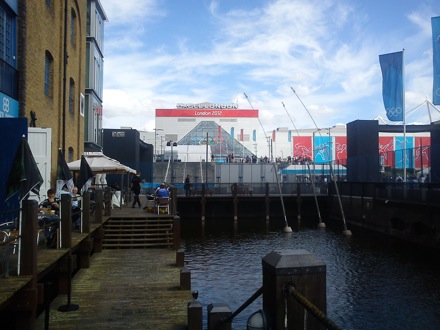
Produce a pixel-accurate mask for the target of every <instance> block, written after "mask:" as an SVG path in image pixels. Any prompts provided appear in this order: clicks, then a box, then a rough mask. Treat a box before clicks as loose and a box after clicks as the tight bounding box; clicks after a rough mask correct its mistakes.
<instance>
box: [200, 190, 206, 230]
mask: <svg viewBox="0 0 440 330" xmlns="http://www.w3.org/2000/svg"><path fill="white" fill-rule="evenodd" d="M205 192H206V190H205V184H204V183H202V198H201V200H200V206H201V210H202V223H203V222H204V221H205V219H206V195H205Z"/></svg>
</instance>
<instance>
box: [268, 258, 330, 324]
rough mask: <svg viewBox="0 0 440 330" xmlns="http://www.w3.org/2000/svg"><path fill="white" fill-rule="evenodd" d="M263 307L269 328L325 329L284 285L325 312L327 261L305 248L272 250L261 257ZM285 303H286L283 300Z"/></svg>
mask: <svg viewBox="0 0 440 330" xmlns="http://www.w3.org/2000/svg"><path fill="white" fill-rule="evenodd" d="M262 263H263V309H264V310H265V311H266V313H268V319H269V320H270V327H271V329H275V330H276V329H283V330H284V329H285V320H286V313H287V328H288V329H325V326H324V325H323V324H321V323H320V322H319V321H318V320H317V319H316V318H315V317H314V316H313V315H311V314H309V313H308V312H307V311H306V310H305V308H304V307H303V306H302V305H301V304H299V303H298V302H297V301H296V300H295V299H294V298H293V297H292V296H291V295H286V294H285V287H286V286H291V285H293V286H294V288H295V290H297V291H298V292H299V293H300V294H302V295H303V296H304V297H305V298H306V299H307V300H308V301H310V302H311V303H312V304H313V305H315V306H316V307H317V308H318V309H319V310H320V311H321V312H322V313H324V314H325V313H326V265H325V263H324V262H322V261H321V260H320V259H318V258H317V257H316V256H314V255H312V254H311V253H309V252H308V251H306V250H282V251H272V252H270V253H269V254H267V255H266V256H265V257H264V258H263V261H262ZM286 303H287V304H286Z"/></svg>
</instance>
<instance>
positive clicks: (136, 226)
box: [102, 216, 173, 249]
mask: <svg viewBox="0 0 440 330" xmlns="http://www.w3.org/2000/svg"><path fill="white" fill-rule="evenodd" d="M104 233H105V235H104V239H103V244H102V247H103V248H104V249H144V248H158V247H168V248H171V247H172V246H173V218H172V217H163V216H160V217H157V216H156V217H151V218H148V217H147V218H145V217H143V218H135V217H133V218H130V217H124V218H113V217H112V218H111V219H109V220H108V221H107V222H106V223H105V225H104Z"/></svg>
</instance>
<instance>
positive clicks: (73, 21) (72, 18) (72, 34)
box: [70, 9, 76, 45]
mask: <svg viewBox="0 0 440 330" xmlns="http://www.w3.org/2000/svg"><path fill="white" fill-rule="evenodd" d="M75 25H76V14H75V11H74V10H73V9H72V11H71V13H70V42H71V43H72V44H73V45H75Z"/></svg>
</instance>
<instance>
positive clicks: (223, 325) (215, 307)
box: [208, 303, 232, 330]
mask: <svg viewBox="0 0 440 330" xmlns="http://www.w3.org/2000/svg"><path fill="white" fill-rule="evenodd" d="M231 314H232V311H231V308H230V307H229V306H228V305H226V304H223V303H216V304H209V305H208V330H231V329H232V327H231V324H232V323H231V322H222V321H223V320H224V319H226V318H227V317H229V316H231Z"/></svg>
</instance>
